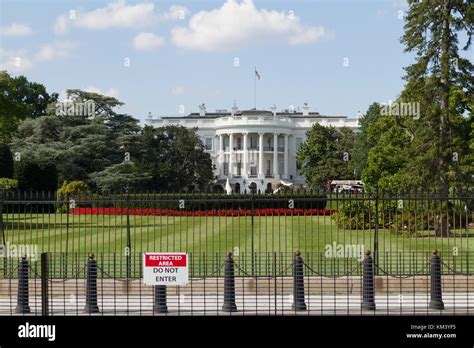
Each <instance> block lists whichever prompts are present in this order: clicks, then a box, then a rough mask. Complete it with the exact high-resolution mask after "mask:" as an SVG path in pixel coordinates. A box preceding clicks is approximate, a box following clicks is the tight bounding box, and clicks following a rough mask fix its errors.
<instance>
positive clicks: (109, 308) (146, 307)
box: [0, 293, 474, 316]
mask: <svg viewBox="0 0 474 348" xmlns="http://www.w3.org/2000/svg"><path fill="white" fill-rule="evenodd" d="M443 301H444V305H445V309H444V310H432V309H429V307H428V305H429V295H427V294H420V295H416V296H414V295H407V294H403V295H399V294H389V295H376V296H375V303H376V306H377V309H376V310H375V311H365V310H361V307H360V303H361V297H360V295H310V296H306V298H305V302H306V305H307V309H308V310H307V311H302V312H295V311H294V310H292V309H291V306H292V302H293V299H292V296H291V295H285V296H281V295H278V296H276V297H275V296H273V295H245V296H237V297H236V305H237V308H238V311H237V312H234V313H230V314H229V313H226V312H222V311H221V308H222V303H223V296H216V295H207V296H202V295H201V296H189V295H181V296H176V295H168V298H167V304H168V313H167V314H159V313H153V297H152V296H149V295H146V296H142V297H140V296H129V297H128V298H127V296H123V295H120V296H116V297H115V298H114V297H113V296H104V297H99V299H98V305H99V308H100V313H97V314H92V315H99V316H100V315H160V316H162V315H275V314H276V315H457V314H459V315H474V293H455V294H454V293H447V294H443ZM29 304H30V308H31V314H26V315H41V298H40V297H38V296H36V297H30V300H29ZM84 305H85V298H84V297H75V296H70V297H66V298H64V297H54V298H53V299H50V313H51V315H90V314H85V313H84V312H83V308H84ZM15 307H16V298H15V297H12V298H6V297H2V298H0V315H24V314H16V313H12V311H14V310H15Z"/></svg>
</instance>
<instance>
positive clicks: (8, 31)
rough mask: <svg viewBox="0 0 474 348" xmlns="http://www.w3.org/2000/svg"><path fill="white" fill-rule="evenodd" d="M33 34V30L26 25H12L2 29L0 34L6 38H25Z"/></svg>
mask: <svg viewBox="0 0 474 348" xmlns="http://www.w3.org/2000/svg"><path fill="white" fill-rule="evenodd" d="M31 33H33V31H32V30H31V28H30V27H29V26H27V25H25V24H17V23H12V24H10V25H9V26H7V27H3V28H0V34H2V35H5V36H24V35H30V34H31Z"/></svg>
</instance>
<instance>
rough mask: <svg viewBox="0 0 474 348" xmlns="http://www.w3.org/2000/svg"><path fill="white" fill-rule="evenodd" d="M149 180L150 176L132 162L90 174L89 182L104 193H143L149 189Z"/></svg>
mask: <svg viewBox="0 0 474 348" xmlns="http://www.w3.org/2000/svg"><path fill="white" fill-rule="evenodd" d="M150 179H151V175H150V174H148V173H143V172H142V170H141V169H140V167H139V166H137V165H136V164H134V163H133V162H123V163H118V164H114V165H111V166H109V167H107V168H105V169H104V170H103V171H100V172H96V173H92V174H91V180H92V181H93V182H94V184H95V185H96V186H97V187H98V188H99V189H100V191H101V192H104V193H117V192H123V191H144V190H146V189H148V188H149V186H148V183H149V182H150Z"/></svg>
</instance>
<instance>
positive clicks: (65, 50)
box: [34, 41, 77, 62]
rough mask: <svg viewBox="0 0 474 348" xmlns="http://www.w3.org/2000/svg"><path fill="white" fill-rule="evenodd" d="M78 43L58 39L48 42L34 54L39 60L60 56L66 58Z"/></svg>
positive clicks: (53, 58) (49, 59)
mask: <svg viewBox="0 0 474 348" xmlns="http://www.w3.org/2000/svg"><path fill="white" fill-rule="evenodd" d="M76 46H77V45H76V44H74V43H72V42H69V41H57V42H53V43H50V44H46V45H44V46H42V47H41V48H40V50H39V51H38V52H37V53H36V55H35V56H34V60H35V61H37V62H44V61H51V60H55V59H58V58H65V57H68V56H69V55H70V52H71V50H72V49H73V48H75V47H76Z"/></svg>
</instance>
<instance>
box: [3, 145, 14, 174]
mask: <svg viewBox="0 0 474 348" xmlns="http://www.w3.org/2000/svg"><path fill="white" fill-rule="evenodd" d="M0 178H13V155H12V152H11V151H10V148H9V147H8V145H7V144H0Z"/></svg>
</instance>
